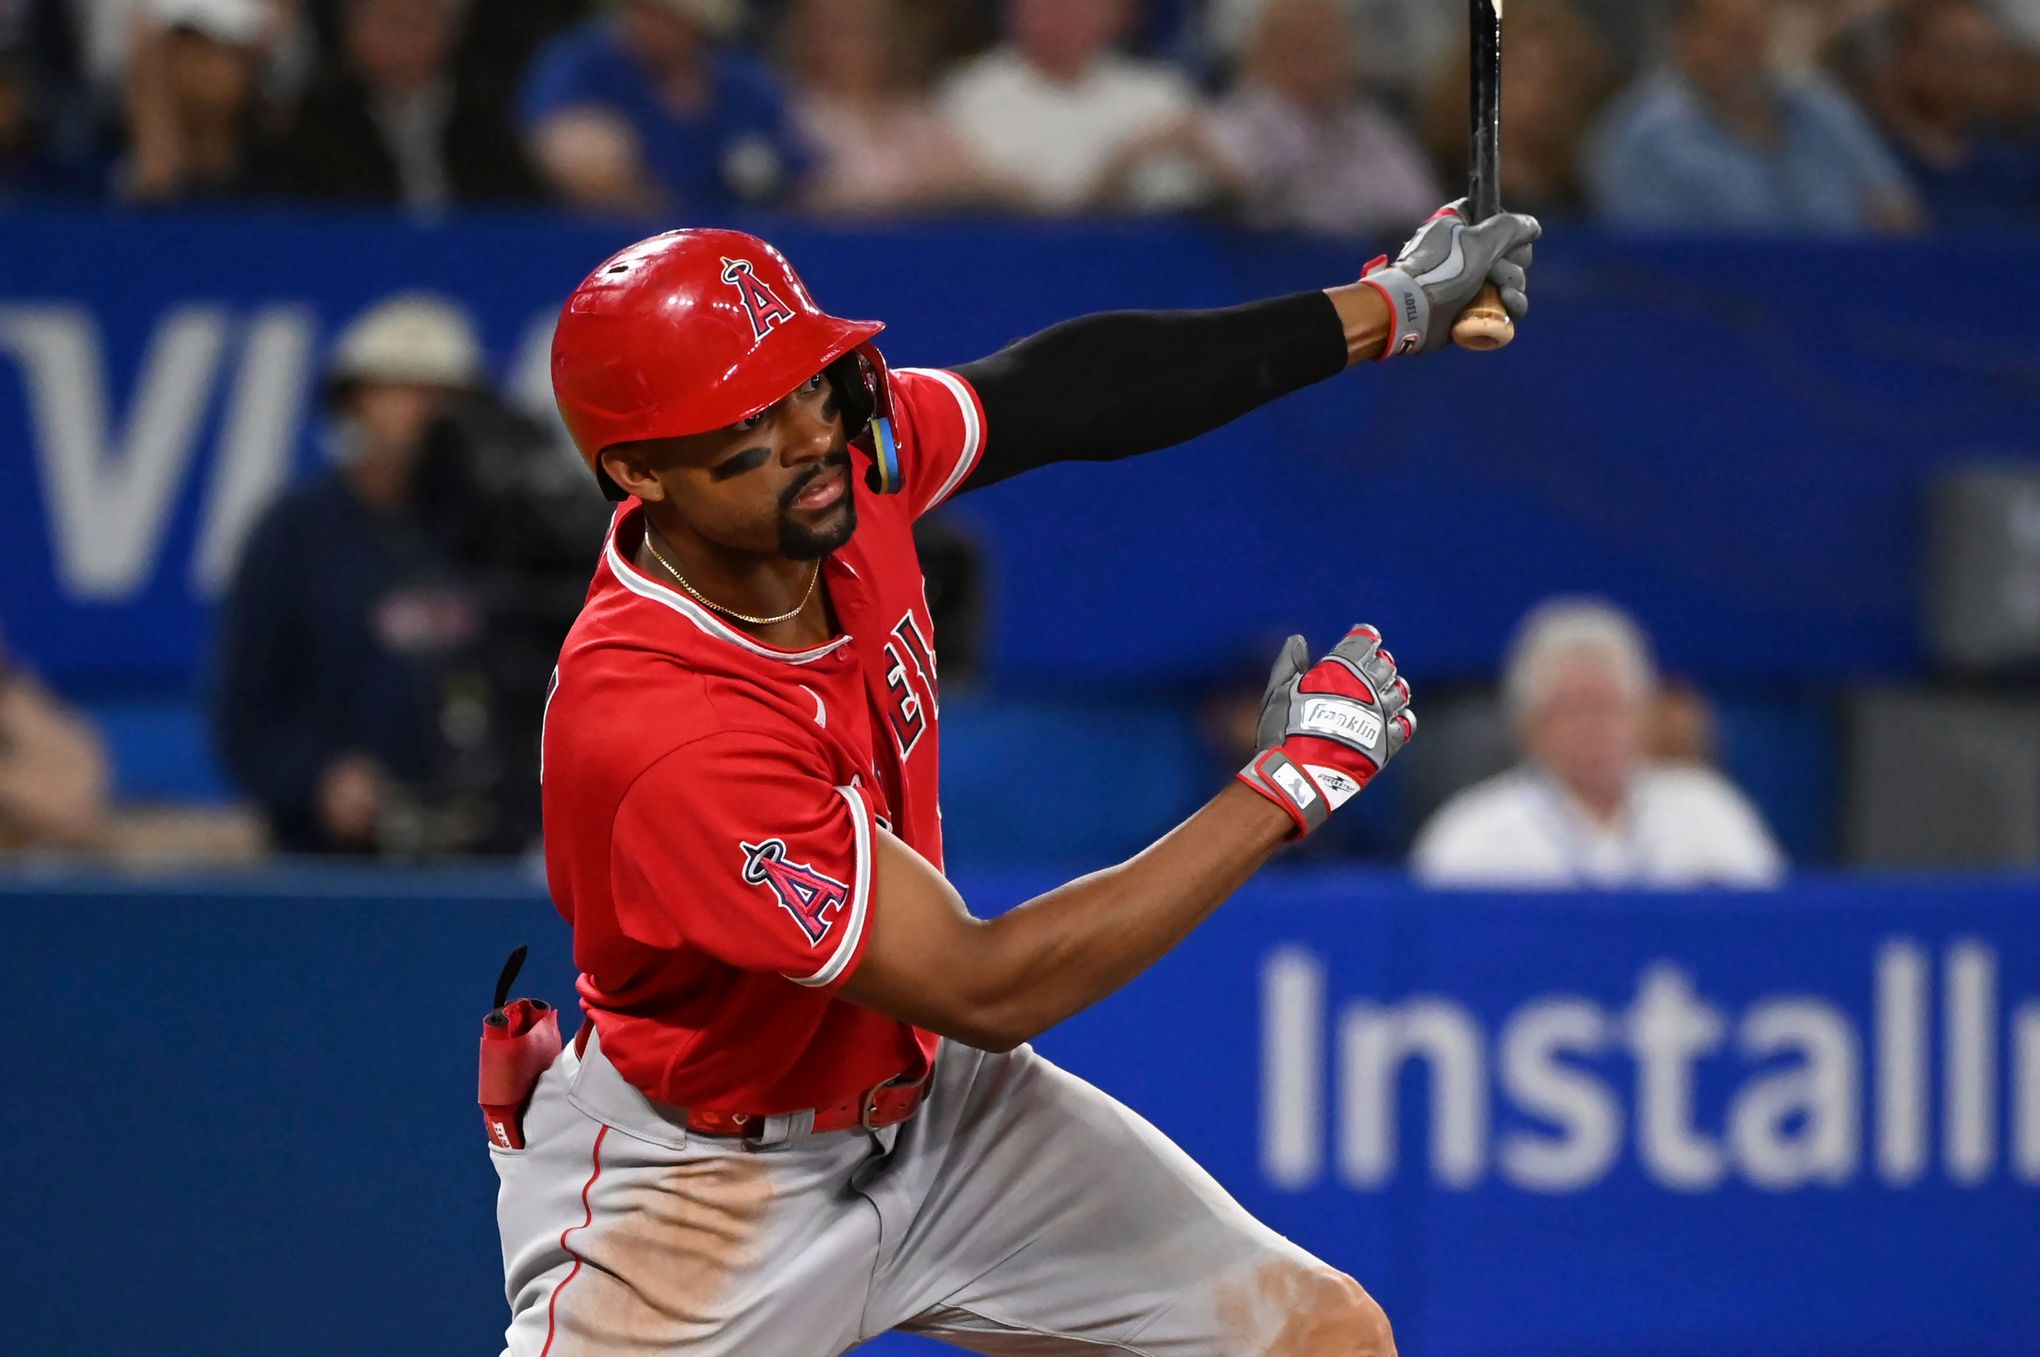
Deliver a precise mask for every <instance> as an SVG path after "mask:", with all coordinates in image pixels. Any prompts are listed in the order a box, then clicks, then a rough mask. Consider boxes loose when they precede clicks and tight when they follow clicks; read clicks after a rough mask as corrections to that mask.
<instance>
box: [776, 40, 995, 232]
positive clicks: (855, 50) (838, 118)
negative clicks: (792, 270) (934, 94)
mask: <svg viewBox="0 0 2040 1357" xmlns="http://www.w3.org/2000/svg"><path fill="white" fill-rule="evenodd" d="M785 33H786V57H787V68H788V71H789V73H790V74H791V75H792V77H793V81H792V85H791V89H792V92H793V116H794V122H795V125H796V126H797V127H798V128H799V130H800V135H801V138H802V140H803V141H804V142H805V144H806V147H807V149H808V151H809V152H810V153H811V154H812V156H813V166H812V168H811V169H810V171H809V173H808V178H807V183H806V186H805V187H804V189H803V191H802V194H801V199H802V203H803V205H804V206H805V207H806V208H807V210H808V211H810V212H813V213H816V214H818V215H827V216H841V217H886V216H906V215H911V214H913V213H917V212H931V211H939V210H941V209H943V208H948V207H956V206H960V205H962V204H964V203H968V202H971V201H973V200H976V199H978V198H981V197H983V196H984V193H985V186H984V182H983V178H982V176H981V175H980V174H979V173H978V170H977V166H976V163H975V162H974V161H973V160H972V159H971V157H970V154H969V152H967V151H965V150H964V148H963V143H962V142H961V141H960V140H958V139H957V137H956V135H955V134H954V133H952V132H951V131H950V130H949V128H948V126H947V124H945V123H944V122H943V121H942V119H941V117H940V116H939V115H938V114H937V113H936V112H935V110H934V108H933V107H932V105H930V103H929V102H928V100H927V99H926V97H925V96H924V95H923V94H922V93H921V91H922V90H923V88H924V83H925V82H924V80H923V72H924V71H925V66H924V65H923V62H924V61H925V60H926V53H925V52H924V51H921V50H918V45H917V43H916V42H915V41H914V39H915V38H916V37H918V35H917V34H914V33H913V32H912V31H911V30H910V29H909V28H908V27H907V22H906V19H905V17H904V14H903V12H902V10H901V7H900V0H799V2H798V3H796V4H795V5H794V7H793V9H792V11H791V12H790V14H789V16H788V18H787V21H786V29H785Z"/></svg>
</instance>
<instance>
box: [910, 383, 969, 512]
mask: <svg viewBox="0 0 2040 1357" xmlns="http://www.w3.org/2000/svg"><path fill="white" fill-rule="evenodd" d="M900 371H901V372H910V373H913V374H914V375H916V376H919V377H932V378H933V379H934V380H936V381H938V382H940V383H941V384H942V385H943V386H944V387H945V388H946V389H947V390H948V392H949V394H950V395H951V396H953V397H955V398H956V404H957V406H958V408H959V409H960V410H961V411H962V413H963V449H962V452H961V453H960V454H959V455H958V457H957V459H956V465H955V466H953V467H951V468H950V469H949V474H948V475H947V476H945V477H944V478H943V480H942V483H941V484H940V485H939V486H937V487H936V489H935V493H934V494H933V495H931V496H929V498H928V502H927V503H926V504H923V505H921V506H920V507H919V508H918V509H916V510H915V517H917V518H918V517H919V516H920V515H922V514H925V513H929V512H931V511H932V510H934V509H936V508H937V507H939V506H940V505H941V504H942V502H943V501H944V500H947V499H948V498H949V497H950V496H951V495H953V494H955V493H956V489H957V487H958V486H960V485H962V484H963V483H964V482H965V481H966V480H968V479H969V478H970V473H971V472H973V471H975V470H977V465H978V460H979V459H980V458H981V457H982V456H983V455H984V450H985V415H984V407H983V406H982V405H981V404H980V403H979V401H978V397H977V392H975V391H973V390H971V386H970V383H969V382H966V381H965V380H964V379H963V378H961V377H959V376H957V375H956V374H955V373H953V372H948V371H945V370H943V369H941V368H901V369H900Z"/></svg>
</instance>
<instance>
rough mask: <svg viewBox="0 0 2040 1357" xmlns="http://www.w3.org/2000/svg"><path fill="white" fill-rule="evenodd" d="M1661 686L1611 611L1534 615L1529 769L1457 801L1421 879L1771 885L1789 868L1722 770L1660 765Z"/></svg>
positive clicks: (1424, 842) (1510, 700) (1588, 607)
mask: <svg viewBox="0 0 2040 1357" xmlns="http://www.w3.org/2000/svg"><path fill="white" fill-rule="evenodd" d="M1656 691H1657V676H1656V673H1655V670H1654V668H1653V666H1652V663H1651V657H1650V648H1649V644H1648V642H1647V641H1646V640H1645V639H1644V636H1643V633H1642V632H1641V631H1640V630H1639V629H1638V628H1637V626H1636V624H1635V623H1634V622H1633V621H1631V620H1630V619H1629V618H1628V617H1627V616H1626V615H1625V614H1623V613H1622V612H1620V611H1618V610H1617V609H1615V608H1613V607H1611V606H1610V605H1608V604H1605V603H1601V602H1598V601H1594V600H1585V599H1560V600H1556V601H1554V602H1551V603H1547V604H1544V605H1543V606H1541V607H1539V608H1538V609H1536V610H1535V611H1534V612H1532V613H1531V614H1530V616H1529V617H1528V618H1527V619H1526V620H1525V621H1524V623H1523V626H1522V629H1521V630H1520V631H1519V633H1518V634H1517V639H1516V642H1515V644H1514V646H1513V647H1512V649H1511V653H1510V657H1509V664H1508V671H1507V674H1506V676H1505V678H1504V680H1503V695H1504V699H1505V701H1506V703H1507V706H1508V710H1509V716H1510V719H1511V721H1512V722H1513V723H1514V726H1515V730H1516V737H1517V740H1518V743H1519V745H1520V747H1521V749H1522V752H1523V755H1524V758H1523V762H1522V763H1521V764H1519V765H1518V766H1517V767H1516V768H1514V769H1512V770H1511V771H1509V772H1507V773H1504V774H1502V775H1501V776H1499V777H1496V778H1491V779H1489V780H1488V781H1486V782H1483V783H1481V784H1479V785H1478V786H1475V787H1471V788H1468V789H1467V790H1465V791H1463V792H1460V793H1459V794H1458V795H1457V796H1455V797H1453V798H1452V799H1451V800H1449V801H1447V802H1446V803H1445V805H1444V807H1443V808H1441V809H1440V810H1439V811H1438V813H1437V814H1436V815H1435V816H1433V817H1432V819H1431V822H1430V823H1429V824H1428V825H1426V826H1425V827H1424V831H1423V833H1422V834H1420V835H1419V836H1418V838H1417V845H1416V849H1415V851H1414V853H1413V855H1412V868H1413V870H1414V871H1415V873H1416V875H1417V877H1418V879H1420V880H1422V881H1424V882H1425V883H1427V884H1430V885H1440V886H1532V887H1547V886H1548V887H1567V886H1591V887H1622V886H1664V887H1681V886H1706V885H1721V886H1764V885H1769V884H1772V883H1774V882H1775V881H1777V879H1778V878H1779V877H1780V876H1781V875H1782V874H1783V872H1784V866H1785V864H1784V860H1783V858H1782V857H1781V856H1780V854H1779V852H1778V848H1777V845H1775V844H1774V843H1773V842H1772V841H1771V836H1770V834H1769V833H1768V832H1766V830H1765V828H1764V824H1763V821H1762V819H1761V818H1759V816H1758V815H1757V813H1756V810H1755V809H1754V808H1753V807H1752V806H1751V805H1750V804H1749V802H1748V801H1747V800H1745V799H1744V798H1743V796H1742V794H1741V793H1739V792H1738V791H1736V789H1735V788H1734V787H1732V786H1730V785H1729V784H1728V782H1726V781H1725V780H1724V779H1722V778H1721V777H1720V776H1719V775H1718V774H1716V773H1715V772H1713V771H1712V770H1711V769H1707V768H1703V767H1700V766H1698V765H1692V764H1653V763H1651V762H1649V760H1648V758H1647V756H1646V753H1645V726H1646V722H1647V720H1648V718H1649V714H1650V710H1651V705H1652V701H1653V699H1654V697H1655V696H1656Z"/></svg>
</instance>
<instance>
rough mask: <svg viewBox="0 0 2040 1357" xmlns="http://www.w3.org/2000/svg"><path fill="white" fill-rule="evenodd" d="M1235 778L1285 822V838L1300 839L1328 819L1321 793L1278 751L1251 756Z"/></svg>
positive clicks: (1329, 807) (1328, 806) (1329, 810)
mask: <svg viewBox="0 0 2040 1357" xmlns="http://www.w3.org/2000/svg"><path fill="white" fill-rule="evenodd" d="M1236 777H1237V778H1238V780H1239V781H1240V783H1241V784H1242V785H1244V786H1245V787H1247V788H1248V789H1249V790H1250V791H1252V792H1254V793H1255V794H1256V795H1258V796H1259V797H1261V799H1262V800H1264V801H1266V802H1267V803H1268V804H1270V805H1271V806H1273V807H1275V809H1277V810H1279V811H1280V812H1282V814H1283V816H1284V817H1285V818H1286V819H1288V821H1289V832H1288V834H1287V835H1286V836H1285V837H1287V838H1292V839H1300V838H1303V837H1305V836H1306V835H1308V834H1309V833H1310V832H1311V831H1312V830H1314V829H1316V828H1318V827H1319V826H1320V825H1322V824H1324V822H1325V821H1326V820H1328V819H1330V818H1331V814H1332V804H1331V801H1330V800H1329V799H1328V798H1327V797H1326V796H1325V793H1324V789H1323V788H1322V787H1320V786H1319V785H1318V782H1317V780H1316V779H1315V778H1313V777H1312V776H1311V775H1310V774H1309V773H1308V772H1306V771H1304V768H1303V766H1302V765H1301V764H1299V763H1297V762H1296V761H1295V760H1294V759H1292V758H1290V757H1289V755H1288V754H1287V753H1286V752H1284V751H1283V750H1282V749H1281V748H1279V747H1278V748H1275V749H1264V750H1262V751H1261V752H1260V753H1258V754H1256V755H1254V757H1253V758H1252V759H1251V760H1250V761H1249V762H1248V763H1247V766H1246V767H1244V768H1242V769H1240V771H1239V772H1238V774H1236Z"/></svg>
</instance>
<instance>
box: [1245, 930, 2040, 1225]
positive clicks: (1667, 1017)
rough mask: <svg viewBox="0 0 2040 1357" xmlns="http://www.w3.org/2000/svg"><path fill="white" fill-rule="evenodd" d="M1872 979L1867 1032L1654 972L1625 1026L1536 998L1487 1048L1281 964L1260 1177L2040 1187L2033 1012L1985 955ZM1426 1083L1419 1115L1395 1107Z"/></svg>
mask: <svg viewBox="0 0 2040 1357" xmlns="http://www.w3.org/2000/svg"><path fill="white" fill-rule="evenodd" d="M1937 961H1938V965H1936V962H1937ZM1873 966H1874V972H1873V974H1872V975H1871V976H1870V977H1869V978H1870V983H1871V992H1872V994H1873V1010H1872V1012H1871V1013H1870V1014H1869V1015H1868V1020H1867V1022H1866V1021H1861V1020H1859V1017H1858V1015H1857V1014H1856V1013H1854V1012H1852V1011H1851V1009H1850V1008H1849V1007H1848V1006H1845V1005H1844V1004H1843V1003H1841V1002H1839V1001H1837V1000H1836V999H1834V998H1832V997H1830V996H1827V995H1823V994H1816V993H1778V994H1773V995H1769V996H1766V997H1763V998H1761V999H1758V1000H1756V1001H1755V1002H1752V1003H1749V1004H1747V1005H1746V1006H1744V1007H1741V1008H1739V1009H1736V1008H1731V1007H1730V1006H1729V1005H1727V1004H1725V1003H1723V1002H1719V1001H1717V1000H1715V999H1712V998H1710V997H1709V996H1708V994H1707V993H1706V992H1705V989H1704V988H1703V979H1704V977H1701V976H1698V975H1696V974H1694V973H1693V972H1692V971H1689V970H1688V969H1686V968H1684V967H1682V966H1680V965H1679V964H1678V963H1676V962H1674V961H1670V960H1659V961H1655V962H1652V963H1651V964H1649V965H1647V966H1645V967H1644V968H1643V969H1642V970H1641V971H1640V972H1639V973H1638V974H1637V976H1636V980H1635V986H1634V993H1633V997H1631V998H1630V999H1629V1000H1628V1001H1627V1002H1626V1003H1625V1004H1622V1005H1620V1006H1610V1005H1608V1004H1605V1003H1602V1002H1600V1001H1597V1000H1596V999H1593V998H1590V997H1587V996H1584V995H1580V994H1568V993H1549V994H1536V995H1531V996H1527V997H1525V998H1524V999H1523V1001H1522V1002H1521V1003H1519V1004H1517V1005H1516V1006H1515V1007H1513V1008H1512V1009H1510V1010H1509V1011H1508V1012H1507V1013H1506V1014H1505V1015H1504V1016H1503V1018H1502V1019H1501V1021H1500V1022H1499V1023H1498V1024H1497V1025H1495V1026H1494V1027H1492V1028H1490V1027H1489V1026H1487V1025H1485V1024H1484V1023H1483V1020H1482V1019H1481V1018H1480V1017H1478V1016H1477V1015H1476V1014H1475V1013H1474V1012H1473V1011H1472V1010H1471V1009H1470V1008H1469V1007H1467V1006H1466V1005H1464V1004H1462V1003H1460V1002H1458V1001H1457V1000H1455V999H1452V998H1450V997H1445V996H1440V995H1412V996H1409V997H1405V998H1402V999H1397V1000H1393V1001H1390V1000H1384V999H1379V998H1374V997H1367V996H1355V997H1351V998H1343V999H1337V1000H1334V999H1333V997H1332V996H1331V994H1330V986H1329V979H1330V977H1329V976H1328V974H1327V968H1326V966H1325V964H1324V962H1323V960H1322V959H1321V958H1320V957H1319V956H1318V955H1317V954H1316V953H1314V952H1312V951H1310V950H1309V949H1307V948H1303V947H1295V946H1286V947H1281V948H1278V949H1276V950H1274V951H1272V952H1270V953H1269V954H1267V956H1266V957H1265V958H1264V960H1263V964H1262V967H1261V976H1260V987H1261V995H1260V998H1261V1021H1262V1031H1261V1039H1262V1070H1261V1078H1262V1089H1261V1128H1260V1131H1261V1133H1260V1158H1261V1168H1262V1171H1263V1173H1264V1174H1265V1175H1266V1177H1267V1178H1268V1180H1269V1181H1270V1182H1272V1183H1274V1184H1275V1185H1276V1186H1278V1187H1281V1188H1284V1189H1288V1190H1298V1191H1300V1190H1304V1189H1308V1188H1311V1187H1314V1186H1318V1185H1320V1184H1322V1183H1324V1182H1326V1181H1327V1180H1328V1179H1331V1180H1335V1181H1337V1182H1339V1183H1342V1184H1344V1185H1345V1186H1347V1187H1350V1188H1353V1189H1357V1190H1361V1191H1367V1190H1373V1189H1379V1188H1382V1187H1384V1186H1385V1185H1387V1184H1388V1183H1389V1182H1391V1181H1392V1180H1394V1179H1395V1178H1396V1176H1397V1175H1398V1174H1399V1173H1406V1172H1417V1173H1424V1174H1428V1175H1429V1176H1430V1177H1431V1179H1432V1180H1434V1181H1435V1182H1436V1183H1437V1184H1438V1185H1440V1186H1442V1187H1446V1188H1451V1189H1459V1190H1466V1189H1472V1188H1474V1187H1476V1186H1479V1185H1481V1184H1483V1183H1486V1182H1488V1181H1499V1182H1501V1183H1503V1184H1506V1185H1508V1186H1511V1187H1515V1188H1518V1189H1521V1190H1524V1191H1528V1192H1538V1193H1554V1194H1562V1193H1577V1192H1584V1191H1587V1190H1590V1189H1592V1188H1593V1187H1594V1186H1596V1185H1597V1184H1599V1183H1601V1182H1603V1181H1604V1180H1606V1179H1607V1178H1608V1177H1609V1176H1610V1175H1611V1174H1612V1173H1614V1172H1616V1171H1617V1168H1618V1165H1619V1164H1621V1163H1622V1162H1623V1160H1624V1157H1625V1151H1627V1152H1629V1153H1630V1154H1631V1155H1632V1156H1633V1160H1634V1162H1635V1164H1636V1165H1637V1166H1638V1168H1639V1170H1640V1172H1641V1173H1642V1174H1643V1176H1644V1177H1645V1178H1646V1180H1648V1181H1650V1182H1652V1183H1655V1184H1656V1185H1658V1186H1660V1187H1662V1188H1664V1189H1665V1190H1668V1191H1672V1192H1684V1193H1699V1192H1708V1191H1711V1190H1713V1189H1715V1188H1718V1187H1721V1186H1723V1185H1724V1184H1727V1183H1730V1182H1732V1181H1739V1182H1741V1183H1745V1184H1748V1185H1750V1186H1752V1187H1756V1188H1759V1189H1762V1190H1765V1191H1772V1192H1791V1191H1796V1190H1801V1189H1807V1188H1816V1187H1833V1186H1839V1185H1843V1184H1848V1183H1854V1182H1857V1181H1858V1180H1860V1179H1862V1178H1863V1177H1864V1176H1865V1175H1870V1176H1872V1177H1873V1178H1874V1179H1875V1181H1877V1182H1879V1183H1881V1184H1883V1185H1885V1186H1888V1187H1890V1188H1895V1189H1902V1188H1905V1187H1907V1186H1910V1185H1912V1184H1916V1183H1919V1182H1921V1181H1922V1180H1923V1179H1927V1178H1928V1177H1930V1176H1932V1175H1940V1176H1941V1177H1942V1178H1943V1179H1945V1180H1946V1181H1949V1182H1952V1183H1954V1184H1957V1185H1962V1186H1972V1185H1977V1184H1981V1183H1984V1182H1986V1181H1989V1180H1991V1179H1993V1178H1994V1177H1998V1176H2001V1175H2009V1176H2010V1177H2011V1179H2012V1180H2013V1181H2015V1182H2017V1183H2020V1184H2025V1185H2029V1186H2030V1185H2040V999H2027V1000H2025V1001H2024V1002H2020V1003H2017V1004H2016V1005H2012V1006H2008V1005H2007V1004H2006V1003H2005V1002H2004V1001H2003V1000H2002V999H2001V996H2000V995H1999V993H1998V957H1997V954H1996V952H1995V951H1994V949H1993V948H1991V947H1990V946H1988V945H1987V944H1985V943H1983V942H1980V941H1976V940H1973V939H1967V940H1957V941H1955V942H1953V943H1951V944H1950V945H1949V946H1948V947H1947V948H1946V949H1945V951H1943V952H1942V953H1941V954H1940V955H1939V956H1938V958H1936V957H1935V956H1933V955H1931V954H1930V953H1929V952H1928V951H1927V950H1926V949H1925V948H1924V947H1923V946H1921V945H1920V944H1919V943H1917V942H1915V941H1913V940H1910V939H1907V938H1903V937H1893V938H1888V939H1886V940H1885V941H1884V942H1882V943H1881V944H1880V945H1879V947H1878V948H1877V951H1876V954H1875V958H1874V963H1873ZM1937 981H1938V983H1936V982H1937ZM1937 991H1938V992H1937ZM1328 1046H1329V1059H1328V1058H1327V1047H1328ZM1412 1072H1420V1073H1421V1074H1422V1075H1423V1076H1424V1078H1423V1079H1422V1080H1421V1081H1420V1083H1421V1086H1422V1087H1423V1088H1424V1089H1425V1090H1426V1091H1427V1095H1428V1096H1427V1097H1426V1099H1425V1102H1424V1105H1421V1106H1409V1107H1404V1106H1402V1105H1401V1100H1400V1097H1399V1095H1400V1094H1401V1093H1402V1092H1403V1091H1404V1089H1405V1088H1406V1087H1407V1086H1409V1085H1411V1084H1413V1083H1417V1082H1419V1081H1411V1080H1406V1079H1405V1075H1406V1074H1407V1073H1412ZM1724 1087H1725V1088H1726V1089H1727V1093H1726V1097H1725V1098H1723V1097H1721V1096H1720V1094H1721V1091H1722V1090H1723V1088H1724ZM1703 1090H1707V1091H1708V1092H1709V1096H1707V1097H1705V1098H1703V1096H1702V1091H1703ZM1406 1119H1410V1120H1412V1121H1413V1124H1416V1125H1420V1126H1421V1127H1422V1129H1423V1137H1422V1138H1423V1140H1424V1142H1425V1144H1426V1150H1425V1160H1424V1162H1423V1163H1421V1164H1415V1165H1409V1164H1404V1163H1402V1162H1400V1159H1401V1150H1402V1142H1403V1139H1404V1137H1403V1136H1402V1134H1401V1127H1402V1125H1403V1122H1404V1121H1405V1120H1406ZM1498 1123H1506V1129H1503V1130H1501V1131H1499V1132H1497V1130H1496V1129H1495V1128H1496V1127H1497V1124H1498ZM1328 1133H1329V1135H1328Z"/></svg>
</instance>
